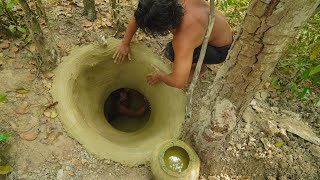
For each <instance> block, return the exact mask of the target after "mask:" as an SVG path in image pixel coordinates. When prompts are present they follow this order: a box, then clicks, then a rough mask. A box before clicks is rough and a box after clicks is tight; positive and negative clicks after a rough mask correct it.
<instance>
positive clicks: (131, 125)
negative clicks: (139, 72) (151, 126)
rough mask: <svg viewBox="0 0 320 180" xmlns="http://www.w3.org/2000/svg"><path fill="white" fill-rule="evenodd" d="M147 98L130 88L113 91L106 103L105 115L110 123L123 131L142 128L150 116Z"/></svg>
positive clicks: (133, 130)
mask: <svg viewBox="0 0 320 180" xmlns="http://www.w3.org/2000/svg"><path fill="white" fill-rule="evenodd" d="M150 113H151V109H150V104H149V102H148V100H147V98H146V97H145V96H144V95H142V94H141V93H139V92H138V91H136V90H134V89H130V88H120V89H117V90H115V91H113V92H112V93H111V94H110V95H109V97H108V98H107V100H106V101H105V103H104V116H105V118H106V120H107V121H108V123H109V124H110V125H111V126H112V127H114V128H115V129H117V130H120V131H123V132H135V131H137V130H139V129H142V128H143V127H144V126H145V125H146V123H147V122H148V120H149V118H150Z"/></svg>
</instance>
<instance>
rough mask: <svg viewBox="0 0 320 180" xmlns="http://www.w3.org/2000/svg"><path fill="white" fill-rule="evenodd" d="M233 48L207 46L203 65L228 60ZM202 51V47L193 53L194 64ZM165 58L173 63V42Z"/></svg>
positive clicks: (168, 45) (227, 46) (168, 46)
mask: <svg viewBox="0 0 320 180" xmlns="http://www.w3.org/2000/svg"><path fill="white" fill-rule="evenodd" d="M230 47H231V44H230V45H226V46H223V47H214V46H210V45H208V46H207V51H206V55H205V57H204V60H203V64H219V63H222V62H223V61H225V60H226V57H227V55H228V51H229V49H230ZM200 51H201V45H200V46H199V47H197V48H196V49H194V51H193V60H192V63H197V62H198V59H199V56H200ZM165 57H166V58H168V59H169V60H170V61H172V62H173V60H174V51H173V47H172V42H169V43H168V44H167V46H166V49H165Z"/></svg>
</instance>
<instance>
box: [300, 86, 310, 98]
mask: <svg viewBox="0 0 320 180" xmlns="http://www.w3.org/2000/svg"><path fill="white" fill-rule="evenodd" d="M308 92H309V93H311V89H310V87H305V88H304V89H303V91H302V92H300V93H299V95H298V96H299V98H300V99H303V98H304V97H305V96H306V94H307V93H308Z"/></svg>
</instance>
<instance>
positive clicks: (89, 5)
mask: <svg viewBox="0 0 320 180" xmlns="http://www.w3.org/2000/svg"><path fill="white" fill-rule="evenodd" d="M83 5H84V11H83V15H85V16H87V19H88V20H89V21H94V20H95V19H96V18H97V11H96V9H95V4H94V0H83Z"/></svg>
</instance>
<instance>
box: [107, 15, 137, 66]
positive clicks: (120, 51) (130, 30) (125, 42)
mask: <svg viewBox="0 0 320 180" xmlns="http://www.w3.org/2000/svg"><path fill="white" fill-rule="evenodd" d="M137 29H138V25H137V23H136V19H135V18H134V16H132V17H131V18H130V20H129V23H128V26H127V29H126V32H125V34H124V37H123V39H122V42H121V44H120V45H119V46H118V47H117V50H116V52H115V53H114V54H113V59H114V62H115V63H117V64H121V63H123V61H124V59H125V57H126V56H128V58H129V60H131V52H130V42H131V40H132V38H133V36H134V34H135V33H136V31H137Z"/></svg>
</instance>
